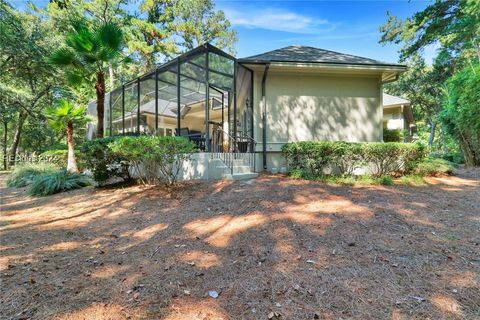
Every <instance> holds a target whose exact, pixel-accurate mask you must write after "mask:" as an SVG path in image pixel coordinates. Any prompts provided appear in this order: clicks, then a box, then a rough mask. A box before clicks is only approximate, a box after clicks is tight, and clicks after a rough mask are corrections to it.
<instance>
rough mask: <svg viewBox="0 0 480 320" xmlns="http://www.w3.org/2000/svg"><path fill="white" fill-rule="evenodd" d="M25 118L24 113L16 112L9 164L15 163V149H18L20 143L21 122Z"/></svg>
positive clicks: (22, 122)
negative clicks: (15, 124) (16, 119)
mask: <svg viewBox="0 0 480 320" xmlns="http://www.w3.org/2000/svg"><path fill="white" fill-rule="evenodd" d="M25 118H26V114H24V113H23V112H20V113H19V114H18V122H17V129H16V130H15V135H14V136H13V143H12V148H11V149H10V157H9V161H8V164H9V166H14V165H15V160H16V157H17V149H18V145H19V144H20V138H21V136H22V132H23V124H24V123H25Z"/></svg>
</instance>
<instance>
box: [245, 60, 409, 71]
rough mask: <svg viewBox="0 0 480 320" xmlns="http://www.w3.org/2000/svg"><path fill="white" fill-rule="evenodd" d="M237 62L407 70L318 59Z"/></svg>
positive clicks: (383, 64) (399, 66) (399, 67)
mask: <svg viewBox="0 0 480 320" xmlns="http://www.w3.org/2000/svg"><path fill="white" fill-rule="evenodd" d="M238 62H239V63H243V64H270V65H279V66H282V65H284V66H288V65H291V66H306V67H308V66H312V67H321V66H327V67H338V68H351V67H360V68H361V67H366V68H371V67H374V68H379V67H380V68H388V69H398V70H403V71H406V70H407V66H405V65H401V64H389V63H347V62H320V61H293V60H290V61H289V60H259V59H253V60H250V59H238Z"/></svg>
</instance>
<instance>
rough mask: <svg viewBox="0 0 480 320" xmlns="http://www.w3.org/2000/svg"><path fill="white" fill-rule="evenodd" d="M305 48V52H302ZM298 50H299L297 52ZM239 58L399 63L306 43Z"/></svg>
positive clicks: (344, 62)
mask: <svg viewBox="0 0 480 320" xmlns="http://www.w3.org/2000/svg"><path fill="white" fill-rule="evenodd" d="M302 49H303V52H302ZM296 50H297V52H295V51H296ZM239 60H257V61H273V62H317V63H341V64H371V65H390V66H398V65H399V64H397V63H388V62H385V61H380V60H376V59H372V58H367V57H362V56H358V55H354V54H350V53H342V52H338V51H333V50H328V49H323V48H317V47H312V46H304V45H298V44H296V45H289V46H285V47H282V48H278V49H274V50H270V51H267V52H264V53H259V54H256V55H252V56H248V57H244V58H240V59H239Z"/></svg>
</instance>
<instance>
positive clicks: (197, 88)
mask: <svg viewBox="0 0 480 320" xmlns="http://www.w3.org/2000/svg"><path fill="white" fill-rule="evenodd" d="M179 77H180V113H179V117H180V132H177V135H180V136H183V137H187V138H188V139H189V140H190V141H192V142H193V143H195V144H196V145H197V147H198V148H199V149H200V150H206V149H207V143H208V140H209V136H210V134H209V132H208V131H207V130H209V127H208V123H207V120H206V119H207V112H208V110H207V109H206V104H205V101H206V94H207V92H206V88H207V86H206V81H207V68H206V52H205V51H201V52H199V53H196V54H194V55H191V56H187V57H185V58H183V59H181V61H180V74H179ZM175 113H176V114H178V111H175Z"/></svg>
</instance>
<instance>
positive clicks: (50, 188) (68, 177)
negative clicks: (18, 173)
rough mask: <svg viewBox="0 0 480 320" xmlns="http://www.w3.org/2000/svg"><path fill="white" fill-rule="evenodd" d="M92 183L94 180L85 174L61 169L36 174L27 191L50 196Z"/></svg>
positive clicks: (32, 194) (33, 194)
mask: <svg viewBox="0 0 480 320" xmlns="http://www.w3.org/2000/svg"><path fill="white" fill-rule="evenodd" d="M91 184H92V180H91V179H90V178H89V177H87V176H86V175H84V174H81V173H70V172H68V171H67V170H60V171H54V172H48V173H44V174H41V175H38V176H36V177H35V178H34V179H33V181H32V184H31V185H30V187H29V189H28V191H27V192H28V194H29V195H31V196H48V195H51V194H55V193H59V192H64V191H68V190H73V189H79V188H83V187H86V186H89V185H91Z"/></svg>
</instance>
